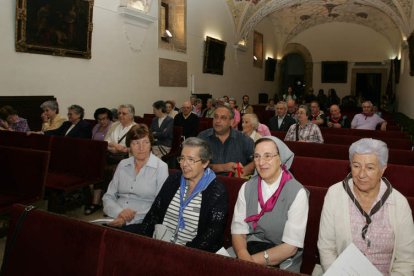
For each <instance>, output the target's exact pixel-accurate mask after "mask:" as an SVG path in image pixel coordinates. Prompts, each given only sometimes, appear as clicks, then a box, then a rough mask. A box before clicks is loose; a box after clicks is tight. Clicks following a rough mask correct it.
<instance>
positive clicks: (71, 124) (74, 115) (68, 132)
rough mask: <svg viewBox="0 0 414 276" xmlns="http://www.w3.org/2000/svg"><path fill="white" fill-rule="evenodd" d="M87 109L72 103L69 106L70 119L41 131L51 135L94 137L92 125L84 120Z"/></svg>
mask: <svg viewBox="0 0 414 276" xmlns="http://www.w3.org/2000/svg"><path fill="white" fill-rule="evenodd" d="M84 115H85V110H84V109H83V107H81V106H79V105H76V104H74V105H71V106H69V107H68V120H67V121H66V122H63V124H62V125H61V126H60V127H59V128H57V129H52V130H47V131H44V132H41V133H44V134H45V135H49V136H55V135H56V136H66V137H73V138H85V139H90V138H91V137H92V127H91V125H90V124H89V123H88V122H86V121H85V120H83V117H84Z"/></svg>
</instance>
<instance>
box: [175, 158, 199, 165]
mask: <svg viewBox="0 0 414 276" xmlns="http://www.w3.org/2000/svg"><path fill="white" fill-rule="evenodd" d="M177 161H178V163H180V164H181V163H184V162H187V164H189V165H194V164H195V163H197V162H200V161H202V160H201V159H198V160H194V159H193V158H185V157H183V156H179V157H177Z"/></svg>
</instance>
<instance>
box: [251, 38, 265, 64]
mask: <svg viewBox="0 0 414 276" xmlns="http://www.w3.org/2000/svg"><path fill="white" fill-rule="evenodd" d="M253 66H254V67H258V68H263V34H261V33H259V32H256V31H254V34H253Z"/></svg>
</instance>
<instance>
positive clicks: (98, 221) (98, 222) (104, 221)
mask: <svg viewBox="0 0 414 276" xmlns="http://www.w3.org/2000/svg"><path fill="white" fill-rule="evenodd" d="M112 221H114V219H113V218H103V219H95V220H91V221H90V223H95V224H106V223H110V222H112Z"/></svg>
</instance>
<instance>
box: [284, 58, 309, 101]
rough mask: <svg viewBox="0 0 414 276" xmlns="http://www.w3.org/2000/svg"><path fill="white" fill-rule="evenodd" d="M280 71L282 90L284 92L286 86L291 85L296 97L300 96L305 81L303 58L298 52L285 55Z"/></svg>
mask: <svg viewBox="0 0 414 276" xmlns="http://www.w3.org/2000/svg"><path fill="white" fill-rule="evenodd" d="M281 71H282V87H281V88H282V90H281V94H282V95H283V94H285V93H286V91H287V89H288V87H289V86H292V88H293V91H294V93H295V95H296V97H298V98H299V97H301V96H302V95H303V93H304V87H305V86H306V83H305V60H304V59H303V57H302V56H301V55H300V54H297V53H292V54H288V55H286V56H285V57H284V58H283V60H282V64H281Z"/></svg>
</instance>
